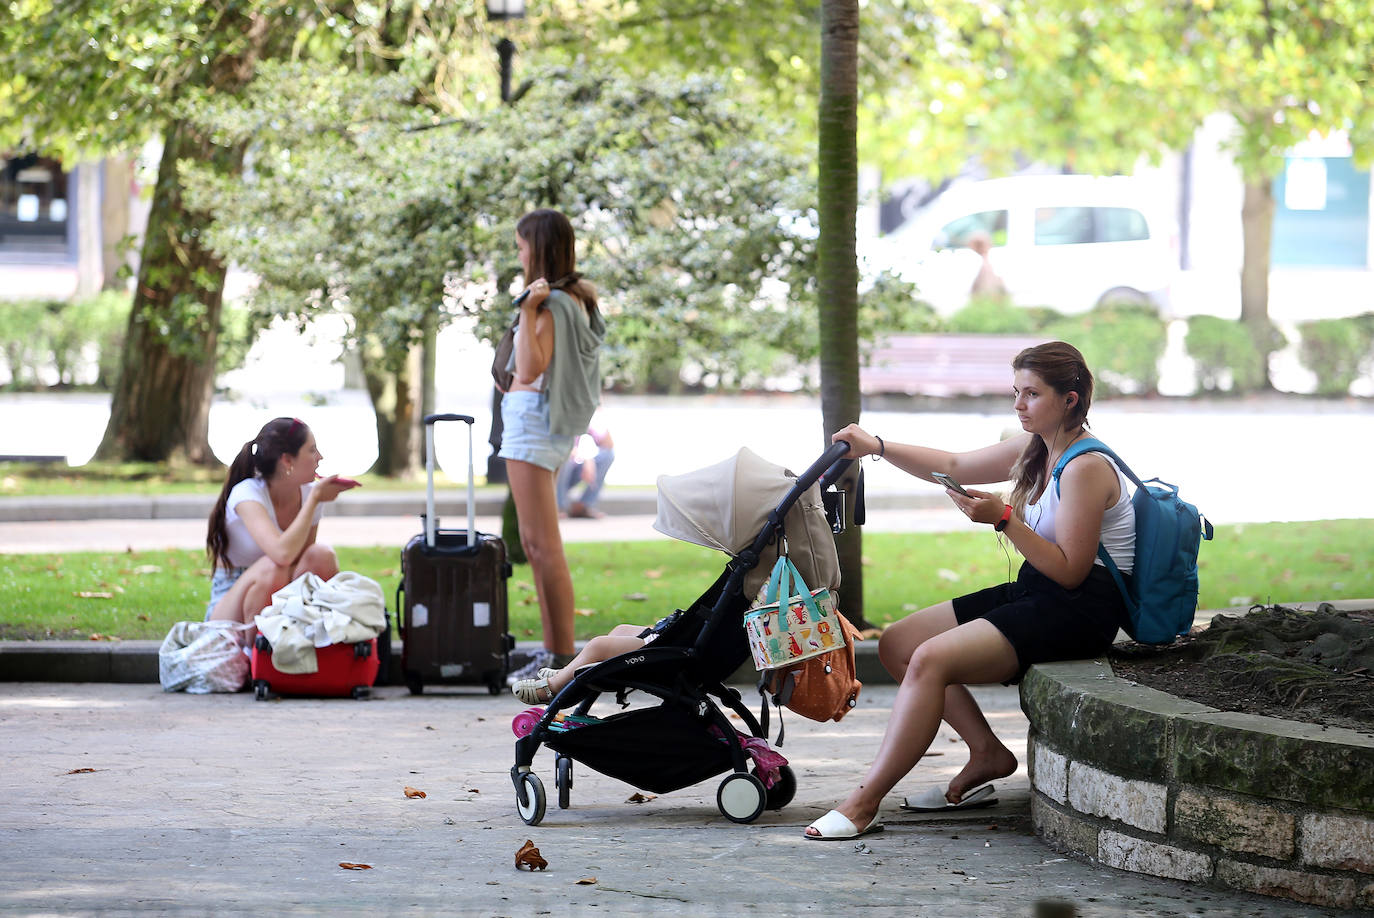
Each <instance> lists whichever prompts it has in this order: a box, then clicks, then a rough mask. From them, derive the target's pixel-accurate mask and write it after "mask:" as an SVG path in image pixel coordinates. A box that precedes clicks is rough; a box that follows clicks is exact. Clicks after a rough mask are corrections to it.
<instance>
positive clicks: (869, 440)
mask: <svg viewBox="0 0 1374 918" xmlns="http://www.w3.org/2000/svg"><path fill="white" fill-rule="evenodd" d="M840 440H843V441H845V442H846V443H848V444H849V452H847V453H845V454H844V455H843V456H841V457H840V458H841V459H862V458H863V457H864V456H871V455H873V454H874V453H876V452H877V451H878V438H877V437H875V436H873V434H871V433H869V432H868V431H866V430H864V429H863V428H862V427H860V426H859V425H858V424H850V425H849V426H848V427H846V428H845V429H844V430H841V431H839V432H838V433H836V434H835V435H834V436H832V437H831V438H830V442H831V443H836V442H838V441H840Z"/></svg>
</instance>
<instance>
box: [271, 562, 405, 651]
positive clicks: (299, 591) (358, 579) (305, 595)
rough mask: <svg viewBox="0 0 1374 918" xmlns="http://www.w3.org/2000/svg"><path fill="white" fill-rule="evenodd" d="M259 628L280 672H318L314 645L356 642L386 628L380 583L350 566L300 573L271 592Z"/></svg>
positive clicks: (384, 606)
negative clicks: (325, 574) (325, 573)
mask: <svg viewBox="0 0 1374 918" xmlns="http://www.w3.org/2000/svg"><path fill="white" fill-rule="evenodd" d="M256 622H257V626H258V632H259V633H261V634H262V636H263V637H265V638H267V641H268V643H270V644H271V645H272V665H273V666H274V667H276V669H277V670H278V671H279V672H283V673H294V674H305V673H314V672H319V668H320V667H319V661H318V659H317V658H316V656H315V648H316V647H327V646H329V645H330V644H357V643H360V642H362V641H368V640H371V639H372V638H374V637H376V636H377V635H379V634H381V633H382V631H383V629H385V628H386V599H385V598H384V596H383V594H382V587H381V585H380V584H379V583H377V581H375V580H373V579H371V578H370V577H364V576H363V575H362V574H359V573H357V572H355V571H339V573H337V574H335V575H334V576H333V577H332V578H330V579H329V580H327V581H326V580H321V579H320V577H319V576H318V575H316V574H310V573H306V574H301V575H300V576H299V577H297V578H296V579H295V580H293V581H291V582H290V583H288V584H287V585H286V586H284V587H282V588H281V589H280V590H278V591H277V592H275V593H273V594H272V605H271V606H270V607H268V608H266V609H264V610H263V611H262V613H261V614H259V615H258V616H257V618H256Z"/></svg>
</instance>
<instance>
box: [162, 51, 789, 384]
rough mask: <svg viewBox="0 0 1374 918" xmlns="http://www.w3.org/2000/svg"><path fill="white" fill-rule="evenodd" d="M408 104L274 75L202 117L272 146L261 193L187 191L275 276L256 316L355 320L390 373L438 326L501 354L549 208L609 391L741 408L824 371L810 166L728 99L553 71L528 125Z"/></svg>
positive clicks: (709, 87)
mask: <svg viewBox="0 0 1374 918" xmlns="http://www.w3.org/2000/svg"><path fill="white" fill-rule="evenodd" d="M410 92H411V90H410V88H409V87H408V86H407V85H406V83H405V82H404V81H403V80H400V79H398V78H388V79H373V78H364V77H360V76H356V75H353V76H348V75H341V74H334V73H326V72H323V71H321V70H319V69H317V68H316V69H312V68H302V67H270V66H265V67H264V68H263V69H262V73H261V74H260V78H259V80H258V81H257V82H255V84H254V86H253V87H252V88H251V89H250V90H249V91H248V92H247V93H245V94H244V95H243V96H242V98H241V99H238V100H235V99H228V98H224V97H206V98H202V99H198V100H197V103H196V106H195V109H194V111H193V112H190V114H193V115H194V116H195V117H196V118H197V119H198V123H200V124H201V125H202V127H203V128H204V129H205V130H207V131H211V132H213V133H214V134H215V135H216V136H219V137H222V138H223V139H224V142H228V143H232V142H239V141H247V140H249V139H251V140H252V142H253V144H254V146H253V153H252V156H253V174H252V177H251V179H249V180H246V181H231V180H227V179H224V178H222V177H218V176H215V175H214V174H212V173H207V172H205V171H202V170H198V169H196V168H195V167H194V166H191V165H190V164H187V167H186V170H185V176H186V180H187V185H188V197H189V198H190V199H191V200H192V201H193V202H194V203H195V205H196V206H198V207H205V208H207V209H209V210H211V211H213V212H214V213H215V215H216V226H215V228H214V230H213V231H212V233H211V244H212V245H213V246H214V247H215V248H216V250H217V251H219V252H220V253H221V254H223V255H224V256H225V257H228V258H232V259H233V260H235V261H236V262H238V263H240V264H242V265H244V266H245V267H247V268H249V269H250V270H253V271H254V272H256V273H257V274H259V275H260V276H261V277H262V279H263V282H262V284H261V286H260V287H259V288H258V291H257V294H256V296H255V307H256V308H257V309H258V310H260V311H263V312H265V313H269V314H272V313H286V314H292V315H296V316H299V317H307V316H309V315H313V314H315V313H318V312H322V311H328V310H332V309H342V310H344V311H346V312H347V314H348V315H349V316H350V317H351V320H352V322H353V338H354V340H355V341H356V342H358V343H362V344H367V343H368V342H371V343H373V344H375V345H377V347H376V349H375V350H374V351H373V353H376V354H379V355H384V356H385V359H388V360H391V361H399V360H402V359H404V357H405V354H406V352H407V348H409V347H410V346H412V345H414V344H416V343H417V342H418V340H419V335H420V332H421V319H422V317H423V316H425V315H426V314H429V313H433V312H435V311H437V312H438V313H439V318H440V321H441V323H443V322H448V321H451V320H452V319H453V318H455V317H457V316H459V315H472V316H475V317H476V318H477V319H478V323H477V325H478V329H479V333H480V334H482V335H484V336H485V337H487V338H488V339H489V340H494V339H495V337H496V336H497V335H499V333H500V332H501V331H503V330H504V328H505V325H506V324H507V322H508V321H509V315H510V314H509V311H508V308H507V304H508V303H509V300H508V299H506V297H505V295H504V294H505V291H506V289H507V287H508V285H509V282H510V280H511V279H513V278H514V276H515V275H516V274H517V272H518V262H517V261H516V257H515V245H514V225H515V221H516V219H517V218H518V217H519V216H520V214H522V213H524V212H525V211H527V210H530V209H532V208H534V207H540V206H551V207H557V208H559V209H561V210H563V211H565V212H567V213H568V214H569V215H570V217H571V218H572V219H573V221H574V225H575V227H576V228H577V231H578V236H579V243H580V250H579V268H580V269H581V270H582V271H583V272H584V273H585V274H586V275H587V276H588V278H590V279H591V280H593V281H594V282H595V284H596V285H597V287H598V289H599V291H600V294H601V299H602V304H601V305H602V311H603V313H605V314H606V316H607V320H608V325H609V335H608V339H607V346H606V349H605V352H604V356H603V367H604V368H605V370H606V373H607V377H608V381H609V382H611V383H613V384H616V385H620V386H622V387H626V388H640V389H643V388H652V387H654V386H669V385H670V384H671V383H672V382H673V381H674V380H675V379H676V374H677V372H678V368H680V367H683V366H693V367H696V368H698V369H699V372H700V375H701V376H702V377H705V378H711V379H714V380H716V381H717V384H718V385H720V386H723V387H729V388H734V387H740V386H748V385H755V384H758V383H760V382H761V381H762V380H763V379H764V378H765V377H766V376H767V375H769V374H771V373H774V372H777V371H778V369H779V367H780V366H784V365H786V364H787V363H788V362H795V361H799V360H806V359H808V358H809V357H811V356H813V355H814V353H815V349H816V343H815V329H814V324H813V321H812V319H811V316H810V313H809V311H806V310H803V309H802V308H800V307H801V305H802V304H803V303H805V302H806V301H807V299H808V294H809V290H808V285H809V283H810V277H811V268H812V264H813V241H812V240H810V239H808V238H807V236H806V235H805V234H804V233H802V232H801V231H800V230H799V229H797V228H798V227H801V226H803V225H805V224H804V222H803V220H802V218H804V217H805V216H806V211H805V202H806V201H808V200H809V198H810V190H809V189H808V188H807V187H806V186H805V185H804V184H803V182H802V180H801V179H800V178H799V175H800V174H801V173H803V172H804V171H805V170H804V167H803V166H802V165H801V164H799V163H798V161H797V160H796V159H794V158H792V157H790V156H788V155H786V154H784V153H781V152H779V151H778V150H777V149H776V148H775V146H774V145H772V144H770V143H769V142H768V140H767V139H766V138H765V136H764V134H765V132H764V130H763V129H762V127H761V126H760V123H759V120H758V119H757V117H756V116H755V115H754V113H750V112H747V111H743V110H741V109H740V108H739V107H738V106H736V105H734V104H733V103H732V102H731V101H730V100H729V99H728V98H727V97H726V96H725V95H724V93H723V88H722V86H721V85H720V84H718V83H716V82H714V81H712V80H709V79H705V78H693V77H683V76H681V75H677V74H670V75H664V76H661V77H656V78H645V79H643V80H639V81H637V82H631V81H629V80H627V79H625V78H624V77H623V76H621V75H618V74H617V73H615V72H613V71H608V70H602V69H598V68H595V67H592V66H583V67H580V68H577V69H575V70H564V69H561V68H551V69H546V70H543V71H540V72H539V73H538V74H537V76H536V78H535V80H534V84H533V88H532V89H531V90H530V91H529V92H528V93H526V94H525V95H524V96H523V97H522V98H521V100H520V103H519V106H518V107H516V106H511V107H506V108H502V109H499V110H494V111H491V112H489V113H486V114H485V115H483V116H482V117H481V118H474V119H471V120H467V121H462V122H455V123H447V124H442V125H439V126H431V124H430V120H429V118H428V115H427V113H426V112H424V111H421V110H417V109H415V108H413V107H411V106H410V105H408V104H407V102H408V98H409V95H410ZM546 113H557V114H556V116H555V117H548V116H546ZM420 127H424V128H425V129H416V128H420ZM383 151H385V155H383ZM398 164H403V165H402V166H401V167H400V168H398Z"/></svg>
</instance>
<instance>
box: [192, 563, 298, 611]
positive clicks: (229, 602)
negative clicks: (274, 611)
mask: <svg viewBox="0 0 1374 918" xmlns="http://www.w3.org/2000/svg"><path fill="white" fill-rule="evenodd" d="M290 582H291V571H290V570H289V569H288V568H285V567H282V566H281V565H279V564H276V563H274V562H273V561H272V559H271V558H267V557H262V558H259V559H258V560H256V561H254V562H253V563H252V564H251V565H250V566H249V567H248V569H247V570H246V571H244V572H243V574H242V575H241V576H240V577H239V579H238V580H235V581H234V585H233V586H231V587H230V588H229V592H227V593H225V594H224V596H222V597H221V598H220V601H219V602H217V603H215V608H214V610H213V611H211V613H210V620H211V621H230V622H245V623H250V624H251V623H252V621H253V619H254V617H256V616H257V614H258V613H259V612H261V611H262V610H263V608H264V607H266V606H267V605H268V604H269V603H271V601H272V594H273V593H275V592H277V590H280V589H281V588H282V587H284V586H286V585H287V584H288V583H290Z"/></svg>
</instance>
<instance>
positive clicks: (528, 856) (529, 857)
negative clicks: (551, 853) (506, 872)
mask: <svg viewBox="0 0 1374 918" xmlns="http://www.w3.org/2000/svg"><path fill="white" fill-rule="evenodd" d="M522 865H523V866H524V867H527V868H529V869H530V870H532V871H533V870H548V869H549V862H548V861H546V860H544V858H543V857H541V856H540V854H539V849H538V848H536V847H535V846H534V842H533V841H532V840H531V839H528V838H527V839H525V843H524V844H523V845H521V846H520V850H519V851H517V852H515V869H516V870H519V869H520V868H521V866H522Z"/></svg>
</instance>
